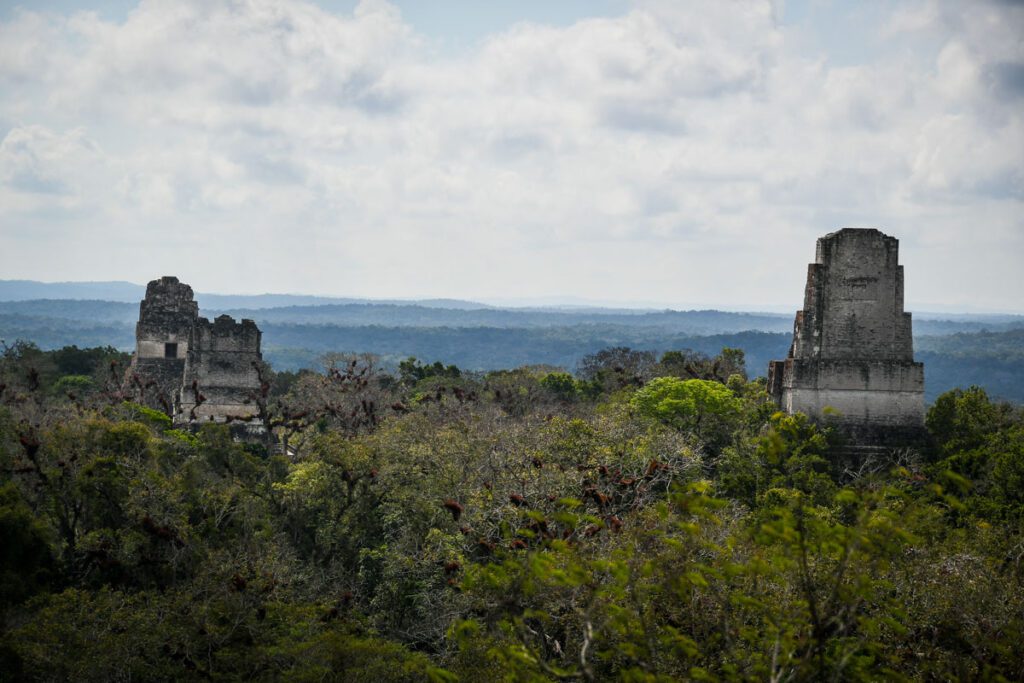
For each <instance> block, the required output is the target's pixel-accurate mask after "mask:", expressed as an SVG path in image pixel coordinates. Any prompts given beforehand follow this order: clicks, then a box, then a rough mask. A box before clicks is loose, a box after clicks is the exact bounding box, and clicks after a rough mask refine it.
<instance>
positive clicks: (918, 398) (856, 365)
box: [768, 228, 924, 446]
mask: <svg viewBox="0 0 1024 683" xmlns="http://www.w3.org/2000/svg"><path fill="white" fill-rule="evenodd" d="M898 255H899V240H897V239H896V238H894V237H889V236H888V235H884V234H882V233H881V232H879V231H878V230H868V229H854V228H845V229H843V230H840V231H838V232H833V233H830V234H828V235H825V236H824V237H822V238H820V239H819V240H818V245H817V254H816V257H815V262H814V263H812V264H810V265H809V266H808V269H807V286H806V289H805V291H804V307H803V310H801V311H798V312H797V314H796V319H795V321H794V325H793V343H792V345H791V346H790V350H789V355H788V357H787V358H786V359H785V360H782V361H772V362H771V363H770V364H769V367H768V391H769V393H770V394H771V396H772V398H773V399H774V400H775V401H776V403H777V404H778V405H779V407H780V408H781V409H782V410H784V411H786V412H787V413H791V414H792V413H797V412H800V413H804V414H806V415H808V416H809V417H811V418H812V419H814V420H816V421H819V422H826V421H827V422H829V423H831V424H834V425H836V426H838V427H839V428H840V429H842V430H843V431H845V432H846V433H847V434H848V435H850V436H851V437H852V439H853V440H854V441H855V442H856V443H859V444H862V445H865V446H881V445H885V446H895V445H903V444H905V443H907V442H911V441H915V440H916V439H918V438H919V436H920V432H921V430H923V425H924V365H923V364H922V363H916V362H914V348H913V337H912V334H911V316H910V313H906V312H904V310H903V266H901V265H899V263H898Z"/></svg>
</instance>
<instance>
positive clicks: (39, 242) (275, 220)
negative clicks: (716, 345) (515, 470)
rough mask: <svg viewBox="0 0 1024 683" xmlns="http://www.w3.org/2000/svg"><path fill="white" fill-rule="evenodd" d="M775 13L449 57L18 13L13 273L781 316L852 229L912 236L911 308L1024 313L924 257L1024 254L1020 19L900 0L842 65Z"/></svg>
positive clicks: (194, 19)
mask: <svg viewBox="0 0 1024 683" xmlns="http://www.w3.org/2000/svg"><path fill="white" fill-rule="evenodd" d="M779 15H780V13H779V12H778V11H777V9H776V8H774V7H773V6H772V4H771V3H769V2H761V1H758V0H744V1H738V2H735V3H725V2H718V1H716V0H708V2H705V3H676V2H668V1H661V0H638V1H637V2H636V4H635V6H634V8H633V9H632V11H630V12H628V13H626V14H624V15H623V16H620V17H614V18H592V19H587V20H583V21H579V22H577V23H576V24H573V25H571V26H567V27H564V28H554V27H549V26H542V25H537V24H531V23H528V22H524V23H520V24H516V25H513V26H510V27H509V28H508V29H507V30H506V31H504V32H502V33H500V34H496V35H493V36H489V37H488V38H487V39H486V40H484V41H483V42H482V43H481V45H480V46H479V48H478V49H476V50H474V51H471V52H468V53H461V54H459V55H458V56H457V57H452V56H439V55H437V54H435V53H434V52H432V50H431V48H430V47H429V45H428V43H427V41H424V40H422V39H421V38H420V37H419V36H418V35H417V33H416V32H415V30H414V29H413V28H412V27H411V26H409V25H408V24H407V23H405V22H404V21H403V19H402V17H401V15H400V14H399V12H398V11H397V10H396V9H395V8H394V7H393V6H391V5H389V4H388V3H387V2H384V0H374V1H368V0H364V2H362V3H360V5H359V6H358V8H357V10H356V11H355V12H354V13H352V14H349V15H337V14H331V13H329V12H326V11H324V10H322V9H320V8H318V7H316V6H314V5H312V4H308V3H306V2H303V1H301V0H248V1H246V2H242V1H241V0H237V1H230V2H216V3H210V2H205V1H204V0H181V1H174V2H172V1H171V0H143V2H141V3H140V5H139V6H138V7H137V8H136V9H135V10H134V11H133V12H131V13H130V14H129V15H128V17H127V18H126V19H125V20H124V21H122V22H120V23H112V22H107V21H102V20H100V19H99V18H97V16H96V15H94V14H89V13H78V14H74V15H71V16H62V15H54V14H37V13H32V12H21V13H19V14H16V15H14V16H13V18H12V19H11V20H10V21H9V22H7V23H0V90H2V91H3V92H4V97H3V98H2V99H0V139H2V140H3V143H2V144H0V206H2V207H3V208H2V209H0V239H2V240H3V242H4V246H5V247H8V248H5V249H3V250H2V252H0V269H2V270H3V272H4V273H5V275H6V276H7V277H15V276H17V277H37V278H44V279H45V278H50V279H57V278H59V279H72V278H80V279H108V278H115V277H117V278H128V279H134V280H137V281H143V280H146V279H148V278H150V277H152V276H155V275H159V274H162V273H165V272H174V273H178V274H179V275H181V276H182V277H183V278H185V279H187V280H189V281H191V282H192V283H193V284H194V285H195V286H197V287H198V288H200V289H203V290H207V291H209V290H222V291H254V290H289V291H315V292H324V293H335V294H357V295H366V296H462V297H487V296H490V297H503V296H504V297H508V296H512V295H514V296H531V295H537V296H539V295H545V294H549V293H554V294H564V295H575V296H584V297H588V298H603V299H615V298H621V299H644V300H652V299H660V300H664V301H667V302H673V303H677V304H683V303H691V304H706V305H714V304H731V305H743V304H748V305H767V304H784V303H786V302H793V304H794V305H796V303H798V302H799V299H800V292H801V291H802V282H801V280H802V277H803V273H804V264H805V263H806V262H807V261H809V260H810V258H811V256H812V255H813V239H814V237H816V236H819V235H821V234H824V233H825V232H828V231H831V230H833V229H835V228H838V227H841V226H842V225H847V224H856V225H872V226H876V227H880V228H882V229H884V230H887V231H889V232H891V233H893V234H896V235H897V236H899V237H901V238H902V239H903V240H904V244H905V249H904V254H905V257H908V258H909V260H908V264H909V263H910V262H911V261H913V262H914V263H915V264H916V265H917V268H918V270H917V272H915V271H914V270H912V269H911V268H910V267H909V266H908V294H911V293H913V292H917V293H918V295H919V296H918V299H919V300H926V301H935V302H941V301H949V302H950V303H953V304H955V303H957V300H958V297H962V300H963V303H964V304H965V305H967V304H971V303H974V302H977V301H979V300H988V302H989V304H990V305H992V306H994V307H1005V308H1019V306H1020V304H1019V301H1020V300H1021V295H1022V294H1024V275H1019V274H1016V273H1007V274H1006V275H1005V277H1003V278H1002V280H1001V281H1000V282H999V284H998V286H996V285H994V284H991V280H990V281H989V283H988V284H987V283H986V281H985V279H984V278H983V277H982V278H978V279H977V280H976V281H973V284H971V285H968V286H967V287H966V289H965V287H964V286H962V285H960V284H959V283H957V282H955V281H953V280H952V279H951V278H949V277H948V275H946V274H943V273H939V272H938V269H937V268H936V269H933V268H931V267H930V266H929V263H930V261H929V260H928V258H927V257H928V256H934V263H935V264H939V265H941V267H943V268H947V267H951V264H953V261H952V260H951V259H952V256H951V254H953V253H954V251H955V254H956V256H957V259H958V260H959V261H958V262H959V263H960V264H961V265H960V266H959V267H962V268H963V269H964V271H965V272H968V273H984V271H985V266H984V263H985V259H986V258H987V254H989V253H990V251H991V249H992V248H1001V249H1002V251H1003V252H1004V253H1005V252H1007V251H1009V252H1016V253H1024V218H1022V216H1024V211H1022V208H1024V207H1022V203H1024V177H1022V160H1024V159H1022V157H1024V154H1022V152H1024V121H1022V114H1021V111H1022V108H1021V106H1020V104H1021V99H1022V97H1024V66H1022V65H1024V48H1022V46H1021V42H1020V40H1019V36H1020V35H1021V32H1022V29H1024V9H1022V8H1021V7H1019V6H1018V7H1014V6H1010V5H1008V4H1001V3H996V2H992V3H972V4H971V6H970V7H967V6H964V5H961V4H960V3H954V2H937V1H936V2H927V3H922V4H920V5H901V6H900V7H899V8H897V10H896V11H895V12H894V13H893V14H892V15H890V16H888V17H886V18H885V21H884V23H883V24H882V25H879V26H878V27H876V28H877V33H878V35H879V36H880V40H882V41H883V43H884V45H885V46H887V47H886V49H884V50H881V51H879V52H878V53H877V54H876V55H872V54H868V55H867V56H866V58H865V59H864V60H863V61H862V63H859V64H852V65H851V64H845V65H834V64H832V63H831V62H830V60H829V59H828V55H827V54H818V53H810V52H807V49H806V47H803V46H805V45H806V44H807V41H805V40H802V35H801V32H802V31H806V30H808V28H807V27H805V26H801V25H799V24H797V25H780V24H779V23H778V20H777V17H778V16H779ZM37 233H38V234H39V235H46V236H47V238H46V239H42V238H38V239H35V238H33V235H36V234H37ZM54 235H57V236H62V235H63V236H64V237H65V239H64V240H63V242H62V244H64V245H66V246H64V247H62V248H66V249H68V250H69V251H72V250H73V251H74V252H75V255H74V257H72V256H71V255H70V254H69V255H64V254H60V255H56V256H55V255H54V254H53V247H52V244H53V243H52V238H53V236H54ZM47 239H49V240H50V241H49V242H47ZM949 244H956V245H958V248H957V249H956V250H949V249H948V248H947V247H946V246H944V245H949ZM908 247H910V248H915V249H920V250H922V251H921V252H920V253H916V254H914V255H913V257H909V255H908V254H907V248H908ZM90 253H91V254H100V253H102V254H103V258H102V260H100V259H96V258H88V257H87V255H88V254H90ZM46 254H49V258H48V259H45V258H42V256H43V255H46ZM139 254H141V255H142V256H141V257H140V256H139ZM43 263H51V264H52V267H51V268H52V269H51V270H47V268H48V266H42V265H40V264H43ZM26 264H31V266H29V265H26ZM914 283H917V285H915V284H914ZM911 298H913V296H911Z"/></svg>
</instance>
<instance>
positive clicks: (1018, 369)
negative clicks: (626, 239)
mask: <svg viewBox="0 0 1024 683" xmlns="http://www.w3.org/2000/svg"><path fill="white" fill-rule="evenodd" d="M0 284H10V283H9V282H8V283H2V282H0ZM36 284H40V283H36ZM97 284H101V283H97ZM115 284H116V283H115ZM2 291H3V289H2V287H0V292H2ZM266 296H277V295H266ZM198 298H199V300H200V305H201V306H203V307H204V308H203V309H202V312H203V315H207V316H211V317H212V316H215V315H218V314H219V313H221V312H228V313H230V314H231V315H233V316H235V317H236V318H240V317H251V318H253V319H255V320H256V321H257V323H258V324H259V326H260V328H261V329H262V330H263V347H264V355H265V357H266V358H267V360H268V361H270V362H271V363H272V364H273V366H274V367H275V368H277V369H279V370H295V369H298V368H302V367H311V366H315V365H317V363H318V361H319V359H320V358H321V357H322V356H323V354H325V353H328V352H369V353H375V354H378V355H380V356H381V357H382V358H383V360H384V362H385V363H395V364H396V363H397V362H398V360H400V359H403V358H406V357H408V356H416V357H417V358H419V359H421V360H425V361H430V362H433V361H435V360H440V361H442V362H444V363H452V364H455V365H458V366H459V367H462V368H465V369H468V370H494V369H500V368H511V367H517V366H520V365H536V364H545V365H553V366H559V367H564V368H567V369H570V370H572V369H574V368H575V367H576V365H577V363H578V362H579V360H580V359H581V358H582V357H583V356H585V355H587V354H590V353H593V352H595V351H598V350H600V349H602V348H607V347H610V346H629V347H632V348H635V349H645V350H653V351H659V352H663V351H667V350H672V349H684V348H686V349H692V350H695V351H701V352H703V353H708V354H715V353H717V352H718V351H720V350H721V348H722V347H724V346H730V347H736V348H741V349H743V350H744V351H745V352H746V355H747V369H748V371H749V372H750V374H751V375H763V374H764V373H765V372H766V369H767V365H768V361H769V360H772V359H775V358H783V357H784V356H785V354H786V351H787V349H788V347H789V342H790V335H791V329H792V316H791V315H781V314H771V313H732V312H724V311H624V310H613V309H585V308H584V309H579V308H577V309H567V310H556V309H499V308H487V307H482V306H480V305H478V304H473V303H472V302H444V301H436V302H429V305H419V304H409V303H381V302H369V303H367V302H362V303H352V302H349V303H330V304H325V305H305V304H304V305H288V306H278V307H271V308H258V307H252V308H223V309H221V308H216V307H211V306H209V304H208V303H207V302H208V301H209V299H210V297H209V295H199V297H198ZM257 298H259V297H257ZM264 301H265V299H264ZM250 303H251V302H250ZM442 304H445V305H450V306H451V307H448V308H446V307H443V306H442ZM137 317H138V302H137V301H136V302H119V301H98V300H69V299H37V300H27V301H0V339H3V340H5V341H7V342H8V343H10V342H13V341H14V340H16V339H25V340H29V341H32V342H34V343H36V344H38V345H39V346H40V347H41V348H44V349H54V348H60V347H62V346H68V345H76V346H79V347H89V346H107V345H111V346H114V347H117V348H120V349H123V350H130V349H131V348H132V347H133V346H134V327H135V321H136V319H137ZM914 330H915V333H916V337H915V348H916V352H917V358H918V360H921V361H924V362H925V364H926V367H925V387H926V397H927V398H928V400H933V399H934V398H935V397H936V396H938V395H939V394H940V393H942V392H943V391H946V390H948V389H950V388H953V387H955V386H969V385H971V384H978V385H981V386H984V387H985V388H986V389H987V390H988V391H989V392H990V393H991V394H992V395H993V396H997V397H1000V398H1004V399H1008V400H1013V401H1017V402H1022V403H1024V317H1021V316H958V317H957V319H955V320H925V319H916V320H915V321H914Z"/></svg>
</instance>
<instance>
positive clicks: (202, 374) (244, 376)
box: [175, 315, 263, 422]
mask: <svg viewBox="0 0 1024 683" xmlns="http://www.w3.org/2000/svg"><path fill="white" fill-rule="evenodd" d="M260 338H261V333H260V331H259V329H258V328H257V327H256V323H254V322H253V321H252V320H243V321H242V322H240V323H236V322H235V321H234V319H232V318H231V316H227V315H222V316H220V317H218V318H217V319H216V320H214V321H213V322H212V323H211V322H210V321H209V320H207V319H206V318H199V320H198V322H197V323H196V325H195V327H193V329H192V336H191V337H190V345H189V354H188V358H187V360H186V362H185V369H184V373H183V379H182V383H181V396H180V400H179V408H178V412H177V414H176V415H175V421H177V422H193V421H199V422H209V421H214V422H225V421H232V420H252V419H254V418H256V416H257V413H258V409H257V403H256V399H257V397H258V396H259V391H260V379H259V375H258V373H257V370H256V367H257V364H258V363H260V362H262V359H263V356H262V354H261V353H260ZM197 394H198V398H199V399H200V400H197Z"/></svg>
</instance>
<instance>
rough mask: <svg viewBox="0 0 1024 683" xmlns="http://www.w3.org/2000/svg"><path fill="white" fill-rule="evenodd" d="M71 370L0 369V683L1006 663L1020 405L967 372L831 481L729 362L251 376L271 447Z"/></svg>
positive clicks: (706, 675)
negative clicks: (186, 421) (890, 442)
mask: <svg viewBox="0 0 1024 683" xmlns="http://www.w3.org/2000/svg"><path fill="white" fill-rule="evenodd" d="M94 355H97V357H101V358H102V362H99V361H97V362H93V364H92V365H90V366H88V367H84V366H80V365H76V363H77V362H78V360H77V359H81V358H85V359H86V362H92V361H89V359H90V358H92V355H90V354H85V355H82V354H79V355H78V356H77V357H75V358H72V360H70V361H68V363H69V364H68V365H67V367H63V366H59V365H56V364H54V363H53V360H54V359H53V358H51V357H48V356H46V354H41V353H40V352H38V350H34V349H32V348H31V347H28V346H15V347H10V348H8V349H7V351H6V353H5V354H4V355H3V357H2V358H0V386H2V390H0V472H2V474H0V477H2V479H0V579H2V583H0V619H2V628H3V631H2V638H3V640H2V643H0V671H3V672H4V675H6V676H7V677H9V678H11V679H12V680H40V681H48V680H83V681H89V680H96V681H118V680H129V679H143V680H181V679H190V680H197V679H206V680H257V681H259V680H297V681H305V680H309V681H314V680H316V681H321V680H339V681H343V680H378V681H421V680H434V681H453V680H463V681H480V680H509V681H549V680H561V679H580V680H594V681H596V680H625V681H661V680H666V681H667V680H698V679H699V680H765V679H771V680H778V681H782V680H793V681H796V680H815V681H817V680H878V679H910V680H932V679H941V680H945V679H979V680H993V681H997V680H1020V679H1022V678H1024V654H1022V652H1021V649H1020V647H1019V644H1020V642H1021V641H1022V639H1024V538H1022V534H1021V528H1022V520H1024V416H1022V415H1021V411H1020V410H1019V409H1017V408H1013V407H1010V406H1007V405H1003V404H998V403H993V402H992V401H991V400H990V399H989V398H988V396H987V395H986V394H985V393H984V392H983V391H981V390H979V389H977V388H970V389H967V390H964V391H956V392H951V393H949V394H946V395H944V396H942V397H941V398H940V399H939V400H938V401H937V402H936V404H935V406H934V407H933V408H932V410H931V411H930V413H929V416H928V426H929V429H930V430H931V432H932V434H933V436H934V439H935V443H934V446H933V447H932V448H930V449H928V450H924V451H922V452H897V453H893V454H891V457H889V458H888V459H886V460H884V461H877V462H873V463H868V464H867V465H869V466H865V467H862V468H861V469H860V470H859V471H858V472H857V473H852V472H849V471H841V470H839V469H837V466H836V465H834V464H833V462H834V461H833V460H832V459H830V457H829V453H830V449H831V448H832V445H831V435H830V434H829V433H828V432H827V431H821V430H819V429H818V428H817V427H815V426H814V425H813V424H811V423H810V422H808V421H807V420H806V419H805V418H803V417H802V416H785V415H782V414H773V408H772V406H771V405H770V404H769V403H768V402H767V400H766V397H765V395H764V390H763V386H762V385H760V384H758V383H757V382H748V381H747V380H746V379H744V375H743V370H744V368H743V358H742V354H741V353H740V354H738V353H737V352H735V351H734V350H730V349H726V350H724V351H723V353H722V354H720V355H719V356H718V357H715V358H708V357H704V356H701V355H700V354H695V353H692V352H685V351H680V352H674V353H670V354H665V355H664V356H662V357H661V358H657V357H654V356H653V355H651V354H644V353H639V352H635V351H630V350H628V349H608V350H607V351H606V352H602V353H601V354H595V356H593V357H591V358H589V359H587V362H586V363H585V364H583V366H582V367H581V373H580V376H579V377H574V376H572V375H570V374H568V373H565V372H564V371H561V370H559V369H557V368H551V367H543V366H541V367H537V366H534V367H523V368H518V369H513V370H505V371H499V372H494V373H490V374H487V375H474V374H472V373H466V372H462V371H460V370H459V369H458V368H454V367H453V366H444V365H441V364H439V363H435V364H422V363H420V362H418V361H415V360H413V359H410V360H409V361H407V362H406V363H403V364H402V366H401V370H400V372H399V374H398V375H397V376H390V375H386V374H383V373H381V372H379V371H378V370H377V369H376V366H375V365H374V363H373V359H371V358H366V357H361V358H351V359H346V358H340V357H336V356H335V357H331V358H328V359H327V367H326V370H325V372H324V373H300V374H295V375H289V374H287V373H282V374H281V375H278V376H276V377H269V376H268V380H269V382H268V385H269V386H271V387H273V391H272V395H271V396H270V397H269V398H268V399H267V401H266V402H265V405H262V406H261V409H262V410H263V411H264V415H265V417H266V419H267V420H268V422H269V423H270V424H273V425H275V426H274V437H275V440H276V443H274V444H271V446H272V447H265V446H262V445H251V444H241V443H238V442H235V441H234V440H232V438H231V437H230V434H229V433H228V431H227V430H226V428H224V427H217V426H208V427H204V428H203V429H202V430H199V431H198V432H196V433H192V432H188V431H182V430H176V429H172V428H171V425H170V424H169V421H168V420H167V418H166V416H164V415H162V414H160V413H157V412H154V411H148V410H146V409H143V408H141V407H140V406H138V405H134V404H132V403H130V402H126V401H125V400H124V398H125V397H123V396H120V395H119V394H118V393H117V391H116V389H115V388H114V387H113V386H112V384H111V383H110V382H108V381H107V378H106V375H107V374H109V368H107V367H103V366H104V365H108V364H109V363H108V361H109V360H113V361H114V362H115V363H116V361H117V359H116V358H108V357H107V356H104V355H103V354H102V353H100V354H94ZM72 361H74V362H72ZM48 363H49V364H48ZM62 368H63V369H62ZM76 376H78V377H81V376H85V377H87V378H88V379H89V385H88V387H87V388H86V389H84V390H83V389H82V388H80V387H79V385H84V383H83V382H81V381H80V380H73V381H66V380H67V378H68V377H76ZM273 446H276V447H273Z"/></svg>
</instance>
